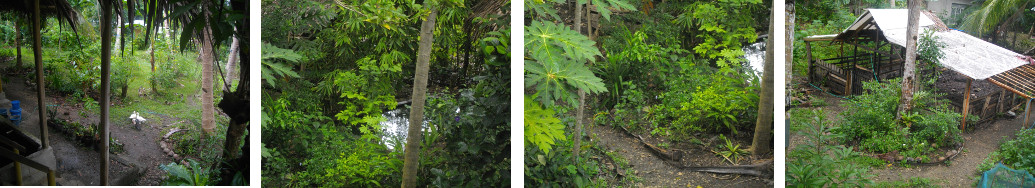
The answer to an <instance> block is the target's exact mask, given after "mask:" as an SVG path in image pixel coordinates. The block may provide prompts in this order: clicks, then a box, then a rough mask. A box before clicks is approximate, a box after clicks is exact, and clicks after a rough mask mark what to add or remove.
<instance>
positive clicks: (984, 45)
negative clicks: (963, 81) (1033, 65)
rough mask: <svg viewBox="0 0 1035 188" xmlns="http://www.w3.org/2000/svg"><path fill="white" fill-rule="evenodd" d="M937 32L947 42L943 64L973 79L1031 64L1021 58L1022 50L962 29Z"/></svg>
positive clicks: (939, 39) (943, 48) (944, 47)
mask: <svg viewBox="0 0 1035 188" xmlns="http://www.w3.org/2000/svg"><path fill="white" fill-rule="evenodd" d="M934 35H935V36H937V37H938V41H940V42H942V44H944V46H942V48H941V50H942V53H943V54H945V56H944V57H942V58H941V59H940V61H941V63H942V65H944V66H946V67H949V68H950V69H952V70H955V71H956V72H960V73H962V74H964V75H967V76H969V77H970V78H973V79H977V80H981V79H986V78H989V77H992V76H994V75H996V74H1000V73H1003V72H1006V71H1009V70H1011V69H1014V68H1017V67H1020V66H1021V65H1025V64H1028V62H1027V61H1024V60H1022V59H1020V58H1019V57H1022V56H1021V54H1018V53H1015V52H1013V51H1010V50H1007V49H1005V48H1003V47H999V46H996V45H995V44H992V43H989V42H985V41H984V40H981V39H978V38H976V37H973V36H970V35H969V34H966V33H963V32H960V31H956V30H951V31H946V32H934Z"/></svg>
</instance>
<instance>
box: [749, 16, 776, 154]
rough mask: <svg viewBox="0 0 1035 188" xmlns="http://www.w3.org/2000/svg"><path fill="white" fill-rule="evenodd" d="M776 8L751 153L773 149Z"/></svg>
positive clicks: (770, 25)
mask: <svg viewBox="0 0 1035 188" xmlns="http://www.w3.org/2000/svg"><path fill="white" fill-rule="evenodd" d="M774 17H776V10H773V11H770V13H769V35H768V36H769V37H767V39H766V42H765V65H764V67H765V68H763V70H762V92H761V93H760V94H759V96H758V97H759V100H758V119H756V120H755V135H754V136H755V137H754V139H752V141H751V149H750V150H751V153H752V154H754V155H755V156H760V155H762V154H765V153H766V152H768V151H770V150H773V148H772V145H773V71H774V70H773V67H774V65H773V64H774V63H773V62H774V61H773V59H774V57H773V56H774V53H773V49H776V47H774V42H775V41H773V39H775V38H776V37H774V36H775V35H774V34H775V33H774V32H773V31H774V28H776V24H774V23H776V22H774V20H773V18H774Z"/></svg>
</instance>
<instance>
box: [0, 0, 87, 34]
mask: <svg viewBox="0 0 1035 188" xmlns="http://www.w3.org/2000/svg"><path fill="white" fill-rule="evenodd" d="M0 5H3V6H0V12H12V13H15V14H20V15H22V16H25V17H26V18H31V17H32V14H35V10H36V9H35V6H36V1H34V0H0ZM40 13H41V14H43V17H44V18H57V19H58V20H61V21H63V22H65V23H68V24H69V25H70V26H72V30H73V31H74V30H76V18H78V17H79V13H78V12H76V11H75V8H72V5H71V4H69V3H68V1H66V0H41V1H40Z"/></svg>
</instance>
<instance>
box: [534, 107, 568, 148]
mask: <svg viewBox="0 0 1035 188" xmlns="http://www.w3.org/2000/svg"><path fill="white" fill-rule="evenodd" d="M535 98H536V96H535V95H533V96H526V97H525V143H528V144H530V145H529V146H536V147H538V148H539V149H540V150H542V151H543V153H546V154H549V153H550V149H552V148H553V145H555V144H556V143H555V142H556V141H558V140H560V141H564V140H567V137H565V135H564V127H565V126H564V124H561V120H560V119H557V118H556V117H554V111H553V110H552V109H544V108H543V107H542V106H541V105H539V104H538V103H536V102H535V100H533V99H535Z"/></svg>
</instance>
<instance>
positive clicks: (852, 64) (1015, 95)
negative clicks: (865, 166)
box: [804, 9, 1035, 129]
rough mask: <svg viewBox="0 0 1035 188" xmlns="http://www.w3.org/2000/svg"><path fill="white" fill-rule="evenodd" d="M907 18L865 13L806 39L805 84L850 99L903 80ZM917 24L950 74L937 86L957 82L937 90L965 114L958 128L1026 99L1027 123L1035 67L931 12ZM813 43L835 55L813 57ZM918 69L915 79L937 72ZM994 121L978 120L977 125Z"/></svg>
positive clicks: (891, 12)
mask: <svg viewBox="0 0 1035 188" xmlns="http://www.w3.org/2000/svg"><path fill="white" fill-rule="evenodd" d="M908 15H909V11H908V10H907V9H868V10H866V11H865V12H864V13H863V14H862V15H860V16H859V18H857V19H856V20H855V22H854V23H852V25H850V26H849V27H848V28H846V29H845V30H844V31H842V32H841V33H838V34H831V35H816V36H809V37H806V38H805V39H804V40H805V48H806V49H805V50H806V59H807V60H808V77H807V78H808V82H809V84H813V85H820V86H823V87H825V88H826V90H829V91H830V92H832V93H834V94H838V95H853V94H858V93H862V92H863V91H862V87H861V86H862V82H864V81H869V80H878V81H881V80H886V79H891V78H898V77H901V76H902V69H903V65H904V54H905V48H904V46H905V44H906V33H907V32H906V31H907V29H906V25H907V19H906V18H907V17H908ZM919 26H920V27H919V30H920V31H918V33H921V34H922V33H925V32H928V31H931V33H933V36H934V37H935V38H934V40H935V41H938V42H939V43H941V44H942V45H941V51H942V53H943V54H944V56H943V57H941V58H940V59H938V60H939V62H940V64H941V66H943V67H944V68H946V69H948V71H947V72H950V75H943V77H944V78H938V80H937V81H938V82H939V84H945V83H951V82H954V81H955V82H959V83H960V84H959V85H960V87H959V88H941V87H939V88H938V89H939V92H940V93H944V94H946V96H945V98H947V99H949V101H950V104H951V106H953V107H955V109H956V110H958V111H960V112H961V113H962V114H963V121H962V123H961V125H960V128H961V129H963V128H965V125H966V122H967V118H968V116H972V115H978V116H979V117H992V116H997V115H1000V114H1005V113H1008V111H1009V110H1010V109H1012V108H1013V107H1015V106H1018V105H1021V104H1022V103H1023V102H1024V101H1025V100H1027V101H1028V102H1027V105H1026V106H1025V107H1024V108H1025V112H1026V113H1025V114H1023V116H1024V117H1025V121H1024V125H1030V123H1031V122H1030V121H1031V119H1032V118H1030V117H1029V116H1031V110H1030V102H1031V100H1032V97H1033V94H1032V93H1033V92H1035V65H1032V64H1030V63H1029V62H1028V61H1025V60H1024V59H1023V57H1024V56H1022V55H1021V54H1018V53H1015V52H1013V51H1010V50H1007V49H1005V48H1002V47H999V46H996V45H995V44H992V43H989V42H986V41H984V40H981V39H979V38H976V37H973V36H970V35H968V34H966V33H963V32H960V31H956V30H951V29H949V28H947V27H946V26H945V25H944V24H942V23H941V21H940V20H938V18H937V16H934V15H933V14H931V13H929V12H925V13H924V16H920V19H919ZM813 42H820V43H825V44H829V45H833V46H837V47H838V50H839V51H838V52H837V56H836V57H833V58H825V59H818V58H814V57H813V56H812V50H813V49H812V43H813ZM920 42H922V41H920ZM917 71H918V73H917V74H918V75H925V74H928V75H929V74H931V73H934V72H935V71H940V70H933V69H922V68H920V67H918V68H917ZM953 77H958V79H952V78H953ZM975 81H977V82H975ZM975 84H976V85H977V86H978V87H974V86H975ZM963 85H965V86H963ZM975 88H977V89H975ZM972 98H973V99H976V100H972ZM992 120H993V118H982V119H981V120H980V121H979V123H985V122H991V121H992Z"/></svg>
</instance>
